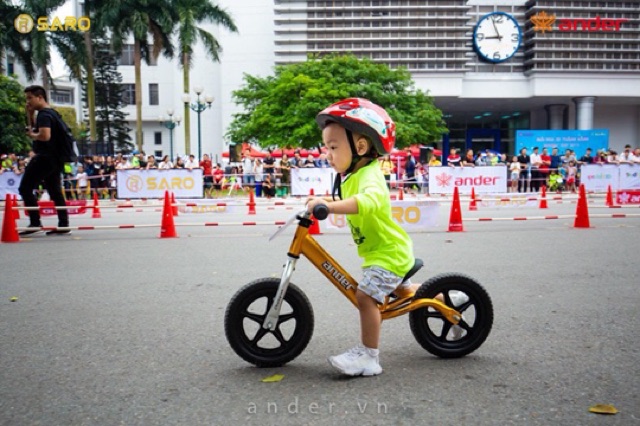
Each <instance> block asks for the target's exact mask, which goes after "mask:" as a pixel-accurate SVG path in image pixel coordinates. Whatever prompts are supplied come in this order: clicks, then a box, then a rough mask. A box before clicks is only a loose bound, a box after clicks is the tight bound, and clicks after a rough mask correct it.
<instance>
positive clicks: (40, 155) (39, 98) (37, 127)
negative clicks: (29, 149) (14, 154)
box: [19, 86, 70, 235]
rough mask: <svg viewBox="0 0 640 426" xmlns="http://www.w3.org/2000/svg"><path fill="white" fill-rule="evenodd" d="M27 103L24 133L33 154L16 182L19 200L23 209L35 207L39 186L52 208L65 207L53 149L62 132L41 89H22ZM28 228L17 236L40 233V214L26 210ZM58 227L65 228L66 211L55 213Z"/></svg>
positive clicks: (57, 158)
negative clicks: (27, 122)
mask: <svg viewBox="0 0 640 426" xmlns="http://www.w3.org/2000/svg"><path fill="white" fill-rule="evenodd" d="M24 93H25V95H26V99H27V116H28V121H29V126H28V128H27V129H26V131H27V136H29V137H30V138H31V139H32V140H33V152H34V153H35V156H34V157H33V158H32V159H31V160H30V161H29V164H27V167H26V169H25V171H24V175H22V181H21V182H20V188H19V192H20V196H21V197H22V200H23V201H24V205H25V206H26V207H37V206H38V200H37V198H36V196H35V195H34V193H33V191H34V190H35V189H36V188H37V187H38V186H39V185H40V184H42V185H43V186H44V188H45V189H46V190H47V192H48V193H49V196H50V197H51V199H52V200H53V202H54V203H55V205H56V207H66V203H65V200H64V196H63V195H62V188H61V185H60V181H61V178H60V175H61V174H62V171H63V169H64V161H63V160H62V159H60V154H59V153H58V150H57V149H56V146H57V145H58V138H63V137H64V136H63V135H62V134H61V132H62V131H63V129H61V128H60V124H59V123H58V121H57V118H56V117H55V116H54V114H56V112H55V111H53V110H52V109H51V108H50V107H49V104H48V103H47V92H46V91H45V90H44V88H43V87H42V86H29V87H27V88H26V89H24ZM36 111H37V112H38V116H37V119H36V120H37V121H36V122H35V123H34V121H33V118H34V114H35V112H36ZM28 212H29V228H30V229H27V230H25V231H22V232H20V235H31V234H35V233H37V232H41V229H40V228H41V227H42V223H41V222H40V211H39V210H29V211H28ZM57 212H58V227H59V228H66V227H68V226H69V215H68V212H67V210H66V209H58V210H57ZM69 233H70V231H69V230H52V231H48V232H47V235H56V234H69Z"/></svg>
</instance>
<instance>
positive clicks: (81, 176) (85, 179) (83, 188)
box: [75, 166, 89, 200]
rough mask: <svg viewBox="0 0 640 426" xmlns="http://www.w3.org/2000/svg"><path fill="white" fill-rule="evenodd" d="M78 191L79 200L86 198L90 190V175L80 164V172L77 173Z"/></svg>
mask: <svg viewBox="0 0 640 426" xmlns="http://www.w3.org/2000/svg"><path fill="white" fill-rule="evenodd" d="M75 179H76V191H77V192H78V199H79V200H86V199H87V196H88V192H89V188H88V186H89V176H88V175H87V173H86V172H85V171H84V167H83V166H78V173H77V174H76V177H75Z"/></svg>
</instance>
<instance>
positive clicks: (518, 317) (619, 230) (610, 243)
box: [0, 200, 640, 426]
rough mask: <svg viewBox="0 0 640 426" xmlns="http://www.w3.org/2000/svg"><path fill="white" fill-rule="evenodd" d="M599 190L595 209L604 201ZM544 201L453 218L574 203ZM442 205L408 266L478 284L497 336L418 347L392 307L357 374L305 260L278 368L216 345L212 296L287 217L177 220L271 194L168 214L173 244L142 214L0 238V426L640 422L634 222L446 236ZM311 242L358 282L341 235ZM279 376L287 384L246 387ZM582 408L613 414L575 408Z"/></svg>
mask: <svg viewBox="0 0 640 426" xmlns="http://www.w3.org/2000/svg"><path fill="white" fill-rule="evenodd" d="M601 204H603V200H596V201H595V202H594V204H593V207H594V208H593V209H591V212H592V213H612V212H613V211H611V210H608V209H598V210H596V208H598V207H599V205H601ZM549 207H550V208H549V209H548V210H545V211H541V210H539V209H537V207H518V208H493V207H484V206H481V207H480V209H479V211H477V212H469V211H467V208H466V205H465V207H464V209H463V210H464V211H463V216H464V217H465V218H471V217H511V216H540V215H541V212H543V213H544V215H552V214H571V213H573V212H574V211H575V204H572V203H570V202H564V203H562V204H559V203H556V202H553V203H550V206H549ZM448 209H449V207H448V205H443V206H442V207H441V208H440V223H439V226H438V227H437V228H431V229H428V230H426V232H418V233H412V234H411V235H412V237H413V240H414V244H415V252H416V255H417V256H418V257H421V258H422V259H424V260H425V263H426V265H427V266H426V268H425V269H423V270H422V271H420V272H419V273H418V274H417V276H416V279H415V280H417V281H424V280H426V279H427V278H428V277H430V276H433V275H435V274H438V273H442V272H451V271H455V272H461V273H465V274H468V275H470V276H472V277H474V278H476V279H477V280H478V281H480V282H481V283H482V284H483V285H484V286H485V288H486V289H487V290H488V292H489V294H490V295H491V297H492V299H493V304H494V310H495V319H494V325H493V330H492V332H491V334H490V335H489V338H488V339H487V341H486V342H485V343H484V345H483V346H481V347H480V348H479V349H478V350H477V351H476V352H474V353H473V354H471V355H468V356H467V357H464V358H461V359H456V360H443V359H438V358H436V357H434V356H432V355H430V354H428V353H427V352H426V351H425V350H424V349H422V348H421V347H420V346H419V345H418V344H417V343H416V341H415V340H414V338H413V336H412V334H411V331H410V329H409V325H408V318H407V317H400V318H395V319H392V320H389V321H388V322H385V323H384V324H383V330H382V341H381V364H382V366H383V368H384V369H385V370H384V373H383V374H382V375H380V376H377V377H371V378H345V377H343V376H340V375H339V374H337V373H336V372H335V371H333V370H332V368H331V367H330V366H329V365H328V363H327V361H326V357H327V356H329V355H332V354H336V353H340V352H342V351H343V350H345V349H348V348H350V347H351V346H353V345H354V344H355V343H357V341H358V336H359V324H358V316H357V311H356V310H355V309H354V308H353V307H352V306H351V305H350V304H349V303H348V302H347V301H346V300H345V299H343V298H342V297H341V295H340V294H339V293H338V292H337V291H335V289H333V288H332V287H331V286H327V285H326V284H327V283H326V282H325V281H324V279H323V278H322V276H321V275H320V273H318V272H317V271H315V270H313V268H312V266H310V264H309V263H308V262H306V261H305V260H301V261H300V262H299V263H298V268H297V270H296V272H295V273H294V276H293V279H292V281H293V282H294V283H295V284H297V285H298V286H299V287H301V288H302V290H303V291H304V292H305V293H306V294H307V296H308V297H309V299H310V300H311V302H312V304H313V306H314V312H315V321H316V325H315V332H314V336H313V338H312V340H311V343H310V344H309V346H308V347H307V349H306V350H305V351H304V352H303V353H302V354H301V355H300V356H299V357H298V358H297V359H296V360H294V361H293V362H291V363H289V364H287V365H286V366H283V367H280V368H273V369H259V368H255V367H253V366H251V365H249V364H247V363H246V362H244V361H243V360H242V359H240V358H239V357H238V356H237V355H236V354H235V353H234V352H233V351H232V350H231V349H230V347H229V345H228V343H227V341H226V338H225V336H224V328H223V319H224V312H225V307H226V305H227V303H228V302H229V300H230V299H231V297H232V296H233V294H234V292H235V291H237V289H238V288H240V287H241V286H242V285H244V284H246V283H248V282H250V281H252V280H254V279H256V278H261V277H272V276H275V277H278V276H279V275H280V272H281V267H282V264H283V262H284V260H285V255H286V251H287V248H288V244H289V237H290V236H291V235H292V230H291V229H288V230H286V231H285V232H284V233H283V234H284V235H283V236H281V237H279V238H278V239H276V240H274V241H272V242H268V241H267V237H268V236H269V235H270V234H271V233H272V232H273V231H275V229H276V226H273V225H271V226H269V225H263V226H228V227H223V226H221V227H204V226H182V225H181V224H184V223H204V222H205V221H219V222H225V221H242V220H258V221H274V220H286V219H288V218H289V217H290V216H291V215H292V213H293V210H287V209H286V208H285V207H276V208H274V209H272V210H268V209H267V208H266V207H264V206H259V207H258V209H257V214H256V215H255V216H251V217H248V216H247V215H246V211H244V208H241V209H237V210H238V211H237V212H236V213H224V214H222V213H208V214H191V215H185V214H181V215H180V216H178V217H176V218H175V221H176V223H177V224H178V226H177V233H178V236H179V237H178V238H172V239H160V238H158V236H159V232H160V231H159V227H154V228H134V229H100V230H94V231H77V232H74V233H73V235H71V236H66V237H46V236H35V237H33V238H29V239H24V240H23V241H21V242H19V243H13V244H1V245H0V383H1V386H0V424H2V425H20V426H23V425H36V424H42V425H116V424H124V425H239V424H243V425H244V424H249V425H253V424H255V425H275V424H277V425H302V424H310V425H316V424H318V425H324V424H326V425H335V424H371V425H378V424H380V425H383V424H393V425H405V424H406V425H415V424H430V425H431V424H434V425H436V424H437V425H456V424H465V425H505V424H526V425H551V424H558V425H560V424H562V425H630V424H631V425H632V424H639V425H640V385H639V382H638V378H640V343H639V342H640V332H639V330H640V315H639V314H638V313H639V310H640V309H639V307H640V292H639V291H638V284H639V283H640V280H639V279H638V259H639V257H638V253H639V249H640V232H639V231H640V218H625V219H607V218H598V219H592V220H591V225H592V228H590V229H574V228H573V227H572V225H573V221H572V220H540V221H501V222H465V224H464V226H465V232H460V233H448V232H446V229H447V221H448V216H449V210H448ZM636 210H637V209H636ZM626 211H627V212H631V213H636V211H635V210H631V209H630V210H626ZM615 213H621V211H620V210H617V211H615ZM638 213H640V211H639V212H638ZM102 216H103V217H102V219H91V216H90V214H89V215H85V216H83V217H80V216H74V217H72V225H89V224H91V225H98V224H99V225H117V224H130V223H133V224H157V225H159V224H160V213H159V212H157V211H155V209H153V208H151V209H149V210H148V211H145V212H135V211H134V210H128V211H126V212H121V213H118V212H115V211H114V210H107V209H103V210H102ZM45 224H48V225H55V219H52V218H46V219H45ZM20 226H26V220H25V219H21V220H20ZM318 239H319V241H320V242H321V243H322V244H323V245H324V246H325V247H326V248H327V249H328V251H329V252H330V253H331V254H332V255H333V256H334V257H335V258H336V259H338V260H339V261H340V262H341V263H342V264H343V266H345V267H346V268H347V270H349V271H351V272H352V273H353V275H354V276H356V277H359V273H358V268H359V259H358V258H357V255H356V249H355V246H354V244H353V243H352V242H351V239H350V235H346V234H325V235H321V236H319V237H318ZM12 297H17V298H18V299H17V300H16V301H15V302H12V301H11V298H12ZM274 374H282V375H284V378H283V379H282V380H281V381H279V382H275V383H264V382H262V381H261V380H262V379H264V378H266V377H269V376H271V375H274ZM594 404H613V405H614V406H615V407H616V408H617V409H618V410H619V413H618V414H617V415H615V416H603V415H598V414H593V413H589V412H588V409H589V407H590V406H592V405H594Z"/></svg>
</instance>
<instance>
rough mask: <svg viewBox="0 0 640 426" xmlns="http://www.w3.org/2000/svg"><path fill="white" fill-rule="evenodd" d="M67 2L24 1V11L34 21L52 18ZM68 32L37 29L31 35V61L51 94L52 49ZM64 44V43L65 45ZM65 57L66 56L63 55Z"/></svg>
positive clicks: (62, 0)
mask: <svg viewBox="0 0 640 426" xmlns="http://www.w3.org/2000/svg"><path fill="white" fill-rule="evenodd" d="M64 2H65V0H24V11H25V13H27V14H28V15H31V17H33V19H34V20H37V19H38V18H39V17H41V16H50V15H51V12H53V11H54V10H55V9H57V8H58V7H60V6H61V5H62V4H64ZM65 33H68V32H67V31H37V30H36V29H35V28H34V29H33V30H32V31H31V32H30V33H29V44H30V54H31V60H32V62H33V65H34V68H36V69H37V70H39V72H40V77H41V78H42V87H44V89H45V91H46V92H47V95H48V94H49V83H50V81H51V75H50V74H49V70H48V68H47V67H48V66H49V65H50V64H51V47H52V45H56V47H57V45H58V44H59V43H60V42H61V40H65V36H66V35H67V34H65ZM63 44H64V43H63ZM63 57H64V55H63Z"/></svg>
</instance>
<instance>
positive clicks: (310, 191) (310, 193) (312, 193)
mask: <svg viewBox="0 0 640 426" xmlns="http://www.w3.org/2000/svg"><path fill="white" fill-rule="evenodd" d="M309 195H310V196H314V195H316V193H315V192H314V191H313V188H311V189H310V190H309Z"/></svg>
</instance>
